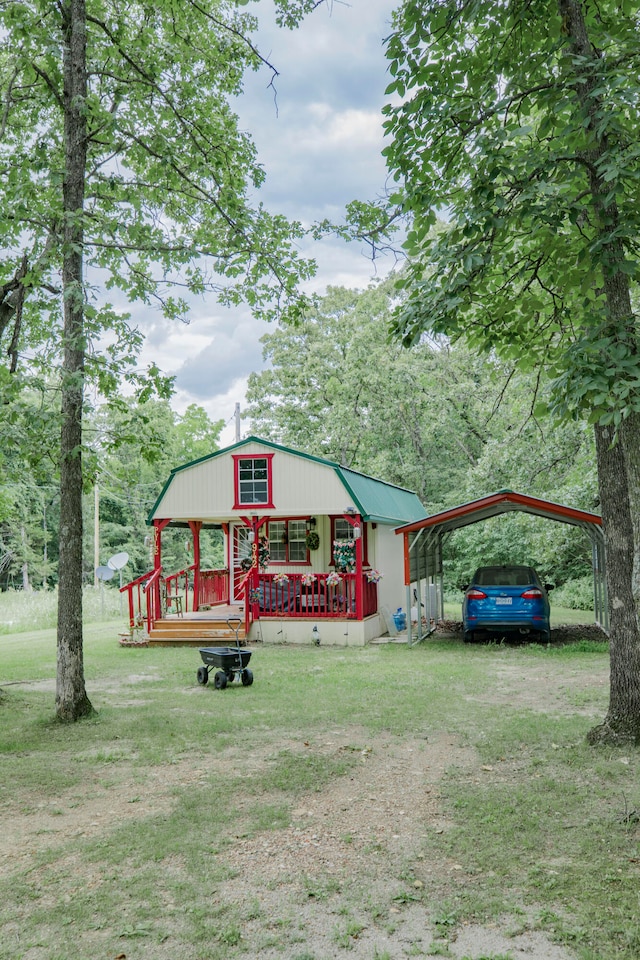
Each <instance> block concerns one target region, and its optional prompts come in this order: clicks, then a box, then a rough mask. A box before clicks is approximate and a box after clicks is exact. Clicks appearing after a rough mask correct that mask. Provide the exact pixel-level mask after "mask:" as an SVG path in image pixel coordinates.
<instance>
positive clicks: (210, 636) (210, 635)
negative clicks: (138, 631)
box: [149, 618, 247, 647]
mask: <svg viewBox="0 0 640 960" xmlns="http://www.w3.org/2000/svg"><path fill="white" fill-rule="evenodd" d="M238 640H239V642H240V646H245V644H246V642H247V638H246V634H245V629H244V622H243V623H242V624H241V625H240V628H239V630H238ZM235 642H236V634H235V630H231V629H230V628H229V627H228V625H227V624H226V623H225V621H223V620H206V621H202V620H187V619H186V618H185V619H184V620H182V619H180V620H177V619H171V620H158V621H156V623H155V625H154V626H153V627H152V629H151V630H150V632H149V646H150V647H203V646H204V647H210V646H221V647H228V646H229V645H235Z"/></svg>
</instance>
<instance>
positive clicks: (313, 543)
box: [305, 530, 320, 550]
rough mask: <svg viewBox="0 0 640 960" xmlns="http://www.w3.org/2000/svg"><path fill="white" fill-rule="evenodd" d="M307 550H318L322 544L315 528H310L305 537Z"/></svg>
mask: <svg viewBox="0 0 640 960" xmlns="http://www.w3.org/2000/svg"><path fill="white" fill-rule="evenodd" d="M305 544H306V547H307V550H317V549H318V547H319V546H320V537H319V536H318V534H317V533H316V532H315V530H310V531H309V533H308V534H307V536H306V538H305Z"/></svg>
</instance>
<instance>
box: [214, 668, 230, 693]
mask: <svg viewBox="0 0 640 960" xmlns="http://www.w3.org/2000/svg"><path fill="white" fill-rule="evenodd" d="M213 685H214V687H215V688H216V690H224V688H225V687H226V685H227V675H226V673H225V672H224V670H218V672H217V673H216V675H215V677H214V678H213Z"/></svg>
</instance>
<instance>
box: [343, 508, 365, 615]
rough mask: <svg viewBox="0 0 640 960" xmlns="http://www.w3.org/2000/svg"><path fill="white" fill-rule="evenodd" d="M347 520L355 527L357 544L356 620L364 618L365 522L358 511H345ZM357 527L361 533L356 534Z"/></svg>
mask: <svg viewBox="0 0 640 960" xmlns="http://www.w3.org/2000/svg"><path fill="white" fill-rule="evenodd" d="M344 518H345V520H347V521H348V522H349V523H350V524H351V527H352V529H353V533H354V538H353V539H354V541H355V545H356V620H363V619H364V616H363V614H364V596H363V591H362V537H363V535H364V522H363V520H362V517H361V516H360V514H358V513H355V514H354V513H345V514H344ZM356 527H358V529H359V530H360V535H359V536H358V537H356V536H355V532H356Z"/></svg>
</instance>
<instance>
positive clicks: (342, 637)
mask: <svg viewBox="0 0 640 960" xmlns="http://www.w3.org/2000/svg"><path fill="white" fill-rule="evenodd" d="M314 627H317V628H318V635H319V637H320V644H321V646H325V647H364V646H365V644H367V643H369V642H370V641H371V640H375V639H376V638H377V637H381V636H383V635H384V634H386V633H387V628H386V626H385V624H384V618H383V617H382V616H381V614H379V613H374V614H373V615H372V616H370V617H367V618H366V619H365V620H311V619H309V618H305V619H304V620H296V619H295V617H287V618H286V619H282V620H277V619H275V618H274V619H266V620H255V621H254V622H253V623H252V624H251V626H250V628H249V635H248V640H249V643H258V642H260V641H262V642H263V643H300V644H304V643H307V644H309V645H313V643H314V636H313V628H314Z"/></svg>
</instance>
